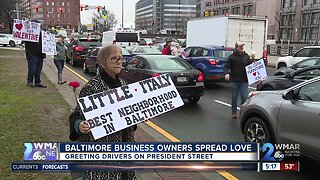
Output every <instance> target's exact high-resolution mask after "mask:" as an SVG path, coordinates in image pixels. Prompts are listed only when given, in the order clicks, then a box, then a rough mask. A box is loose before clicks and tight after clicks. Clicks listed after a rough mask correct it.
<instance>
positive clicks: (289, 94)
mask: <svg viewBox="0 0 320 180" xmlns="http://www.w3.org/2000/svg"><path fill="white" fill-rule="evenodd" d="M282 98H283V99H285V100H288V101H292V100H294V98H295V92H294V90H290V91H289V92H287V93H284V94H283V95H282Z"/></svg>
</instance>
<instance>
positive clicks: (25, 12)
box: [19, 0, 31, 19]
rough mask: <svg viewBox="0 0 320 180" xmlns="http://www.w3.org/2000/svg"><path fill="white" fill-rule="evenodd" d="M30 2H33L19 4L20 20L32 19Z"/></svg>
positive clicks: (28, 0)
mask: <svg viewBox="0 0 320 180" xmlns="http://www.w3.org/2000/svg"><path fill="white" fill-rule="evenodd" d="M30 1H31V0H20V2H19V10H20V15H21V16H20V18H22V19H31V9H30Z"/></svg>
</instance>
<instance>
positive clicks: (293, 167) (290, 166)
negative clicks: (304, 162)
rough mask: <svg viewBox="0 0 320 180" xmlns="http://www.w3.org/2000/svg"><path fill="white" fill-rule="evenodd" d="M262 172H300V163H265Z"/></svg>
mask: <svg viewBox="0 0 320 180" xmlns="http://www.w3.org/2000/svg"><path fill="white" fill-rule="evenodd" d="M262 171H297V172H298V171H300V163H299V162H263V163H262Z"/></svg>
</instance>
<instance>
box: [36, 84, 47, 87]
mask: <svg viewBox="0 0 320 180" xmlns="http://www.w3.org/2000/svg"><path fill="white" fill-rule="evenodd" d="M34 86H35V87H41V88H46V87H47V86H46V85H43V84H35V85H34Z"/></svg>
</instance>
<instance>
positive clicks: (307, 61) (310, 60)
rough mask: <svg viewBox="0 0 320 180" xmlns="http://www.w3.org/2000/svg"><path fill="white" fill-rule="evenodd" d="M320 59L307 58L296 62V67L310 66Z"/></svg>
mask: <svg viewBox="0 0 320 180" xmlns="http://www.w3.org/2000/svg"><path fill="white" fill-rule="evenodd" d="M318 61H319V59H306V60H304V61H301V62H299V63H297V64H295V65H294V67H295V68H305V67H310V66H314V65H316V64H317V62H318Z"/></svg>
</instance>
